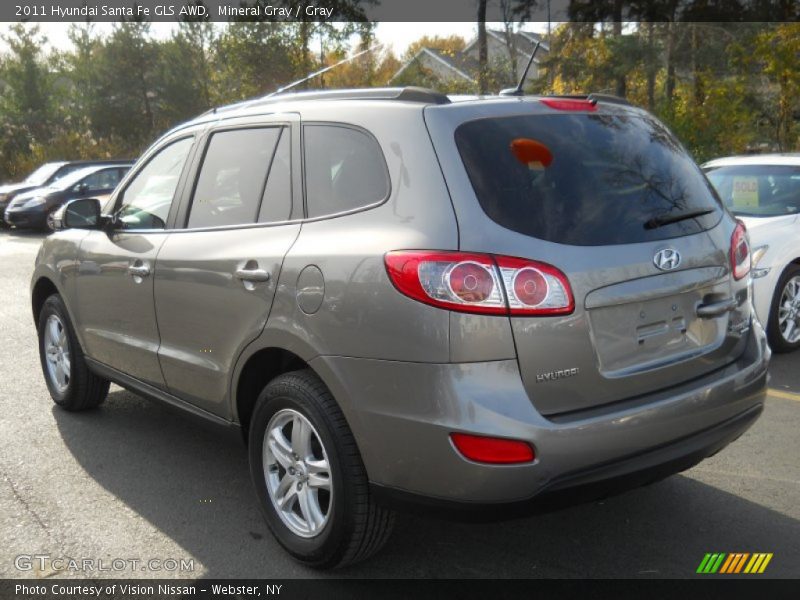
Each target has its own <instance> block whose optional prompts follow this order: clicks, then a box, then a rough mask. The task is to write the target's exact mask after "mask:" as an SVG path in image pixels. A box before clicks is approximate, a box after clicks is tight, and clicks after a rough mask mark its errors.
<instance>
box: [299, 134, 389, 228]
mask: <svg viewBox="0 0 800 600" xmlns="http://www.w3.org/2000/svg"><path fill="white" fill-rule="evenodd" d="M303 148H304V150H303V151H304V154H305V172H306V206H307V208H308V216H309V217H312V218H313V217H320V216H324V215H333V214H336V213H341V212H345V211H349V210H354V209H358V208H363V207H366V206H370V205H372V204H376V203H378V202H381V201H383V200H385V199H386V198H387V196H388V195H389V174H388V170H387V168H386V162H385V160H384V158H383V152H382V151H381V148H380V146H379V145H378V142H377V141H375V139H374V138H372V137H370V136H369V135H367V134H366V133H364V132H362V131H359V130H357V129H352V128H349V127H341V126H336V125H306V126H305V127H304V128H303Z"/></svg>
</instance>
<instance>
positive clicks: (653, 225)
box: [455, 114, 722, 246]
mask: <svg viewBox="0 0 800 600" xmlns="http://www.w3.org/2000/svg"><path fill="white" fill-rule="evenodd" d="M455 141H456V145H457V147H458V151H459V153H460V154H461V159H462V160H463V162H464V166H465V167H466V170H467V173H468V175H469V178H470V181H471V183H472V187H473V188H474V190H475V194H476V196H477V197H478V201H479V202H480V204H481V207H482V208H483V210H484V211H485V212H486V214H487V215H488V216H489V217H490V218H492V219H493V220H494V221H495V222H497V223H498V224H500V225H502V226H503V227H506V228H508V229H511V230H513V231H517V232H519V233H523V234H525V235H529V236H533V237H536V238H539V239H542V240H548V241H551V242H557V243H562V244H571V245H578V246H602V245H610V244H630V243H637V242H647V241H653V240H661V239H667V238H671V237H678V236H682V235H689V234H693V233H699V232H701V231H704V230H705V229H708V228H710V227H713V226H714V225H716V224H717V223H718V222H719V220H720V218H721V215H722V208H721V206H720V204H719V202H718V200H717V199H716V197H715V195H714V192H713V190H712V188H711V186H710V185H709V183H708V181H707V180H706V178H705V177H704V176H703V174H702V172H701V171H700V169H699V168H698V167H697V165H695V163H694V162H693V161H692V159H691V158H690V157H689V156H688V155H687V154H686V152H685V150H684V149H683V148H682V147H681V145H680V144H679V143H678V141H677V140H676V139H675V138H674V137H673V136H672V134H671V133H670V132H669V131H668V130H667V129H666V128H665V127H664V126H663V125H661V124H660V123H659V122H658V121H656V120H655V119H653V118H650V117H648V116H639V115H595V114H569V115H567V114H560V115H529V116H527V115H526V116H515V117H503V118H490V119H481V120H476V121H470V122H467V123H464V124H463V125H461V126H459V127H458V128H457V129H456V132H455ZM700 213H705V214H700Z"/></svg>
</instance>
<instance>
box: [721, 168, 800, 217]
mask: <svg viewBox="0 0 800 600" xmlns="http://www.w3.org/2000/svg"><path fill="white" fill-rule="evenodd" d="M707 173H708V178H709V179H710V180H711V183H712V184H713V185H714V187H715V188H717V192H718V193H719V196H720V198H722V201H723V202H724V203H725V205H726V206H727V207H728V208H729V209H730V210H731V212H733V214H735V215H741V216H745V217H777V216H780V215H792V214H795V213H797V212H800V167H793V166H790V165H731V166H725V167H712V168H711V169H710V170H708V171H707Z"/></svg>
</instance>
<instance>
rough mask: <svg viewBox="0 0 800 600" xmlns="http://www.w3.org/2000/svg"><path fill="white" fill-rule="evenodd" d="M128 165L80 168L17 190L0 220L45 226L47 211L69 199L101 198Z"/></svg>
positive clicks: (11, 223) (28, 225)
mask: <svg viewBox="0 0 800 600" xmlns="http://www.w3.org/2000/svg"><path fill="white" fill-rule="evenodd" d="M130 168H131V165H130V164H129V163H115V164H107V165H103V166H97V165H96V166H93V167H84V168H83V169H79V170H77V171H75V172H73V173H70V174H69V175H66V176H65V177H62V178H61V179H59V180H58V181H56V182H55V183H53V184H51V185H49V186H47V187H39V188H35V189H33V190H31V191H28V192H25V193H23V194H18V195H17V196H16V197H15V198H14V199H13V200H12V201H11V202H10V203H9V204H8V206H7V207H6V210H5V214H4V215H3V220H4V221H5V222H6V224H7V225H12V226H14V227H24V228H35V229H43V228H46V227H47V219H48V217H49V216H50V214H51V213H52V212H53V211H54V210H56V209H57V208H59V207H60V206H62V205H63V204H65V203H66V202H68V201H70V200H75V199H77V198H98V199H100V200H101V201H102V200H104V198H105V197H107V196H108V195H109V194H111V192H113V191H114V188H115V187H117V184H118V183H119V182H120V180H121V179H122V177H123V176H124V175H125V173H127V172H128V169H130Z"/></svg>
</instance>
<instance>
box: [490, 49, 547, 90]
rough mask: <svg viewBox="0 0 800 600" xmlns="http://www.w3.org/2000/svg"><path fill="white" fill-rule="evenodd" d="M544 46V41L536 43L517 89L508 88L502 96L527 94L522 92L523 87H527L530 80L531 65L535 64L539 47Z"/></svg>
mask: <svg viewBox="0 0 800 600" xmlns="http://www.w3.org/2000/svg"><path fill="white" fill-rule="evenodd" d="M541 45H542V40H539V41H538V42H536V45H535V46H534V47H533V52H531V57H530V58H529V59H528V64H527V65H525V71H523V73H522V77H520V78H519V83H518V84H517V87H515V88H507V89H505V90H502V91H501V92H500V95H501V96H524V95H525V92H523V91H522V86H523V85H525V80H526V79H527V78H528V71H530V69H531V65H532V64H533V57H534V56H536V51H537V50H538V49H539V46H541Z"/></svg>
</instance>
